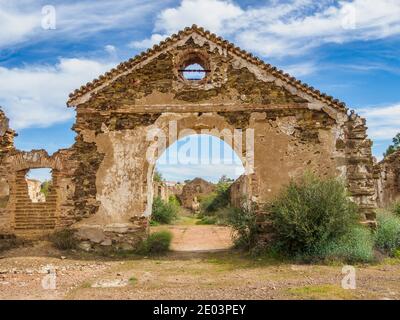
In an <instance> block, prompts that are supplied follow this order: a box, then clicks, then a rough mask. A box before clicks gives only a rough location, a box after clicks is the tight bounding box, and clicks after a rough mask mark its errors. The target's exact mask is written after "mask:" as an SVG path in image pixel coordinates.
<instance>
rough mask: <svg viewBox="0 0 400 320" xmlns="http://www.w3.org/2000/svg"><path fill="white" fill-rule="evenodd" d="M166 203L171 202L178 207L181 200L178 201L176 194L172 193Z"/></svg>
mask: <svg viewBox="0 0 400 320" xmlns="http://www.w3.org/2000/svg"><path fill="white" fill-rule="evenodd" d="M168 203H171V204H172V205H174V206H176V207H180V206H181V202H180V201H179V199H178V197H177V196H176V195H174V194H172V195H170V196H169V198H168Z"/></svg>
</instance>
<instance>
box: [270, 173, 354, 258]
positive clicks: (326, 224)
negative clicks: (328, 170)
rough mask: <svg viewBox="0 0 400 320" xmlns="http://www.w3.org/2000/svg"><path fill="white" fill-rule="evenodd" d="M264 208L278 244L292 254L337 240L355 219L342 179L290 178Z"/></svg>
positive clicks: (352, 204)
mask: <svg viewBox="0 0 400 320" xmlns="http://www.w3.org/2000/svg"><path fill="white" fill-rule="evenodd" d="M266 211H267V213H268V215H269V218H270V221H271V224H272V228H273V230H274V236H275V240H276V245H277V247H278V248H280V249H281V250H282V252H285V253H288V254H295V255H296V254H303V253H309V252H312V250H313V249H315V248H316V247H320V246H323V245H324V244H326V243H329V242H331V241H337V240H338V239H340V238H341V237H342V236H344V235H345V234H346V233H348V232H349V230H350V228H351V227H352V226H353V225H354V224H355V223H356V222H357V219H358V214H357V207H356V205H355V204H354V203H353V202H352V201H351V200H350V199H349V198H348V196H347V193H346V189H345V186H344V184H343V183H342V182H340V181H339V180H336V179H325V180H323V179H319V178H317V177H315V176H312V175H305V176H304V177H303V178H302V179H301V180H300V181H299V182H294V181H291V182H290V184H289V185H288V186H287V188H286V189H284V190H283V191H282V193H281V194H280V195H279V196H278V197H277V198H276V199H275V200H274V201H272V202H271V203H270V204H268V205H267V206H266Z"/></svg>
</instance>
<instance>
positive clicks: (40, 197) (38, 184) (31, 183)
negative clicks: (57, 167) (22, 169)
mask: <svg viewBox="0 0 400 320" xmlns="http://www.w3.org/2000/svg"><path fill="white" fill-rule="evenodd" d="M25 181H26V184H27V186H28V195H29V198H30V199H31V201H32V202H33V203H43V202H46V199H47V196H48V195H49V193H50V191H51V189H52V186H53V179H52V169H51V168H40V169H30V170H29V171H28V172H27V173H26V175H25Z"/></svg>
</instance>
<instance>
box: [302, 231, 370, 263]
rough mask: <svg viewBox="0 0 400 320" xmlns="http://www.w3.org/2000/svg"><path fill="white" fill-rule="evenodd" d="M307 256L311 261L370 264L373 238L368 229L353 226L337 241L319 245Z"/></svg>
mask: <svg viewBox="0 0 400 320" xmlns="http://www.w3.org/2000/svg"><path fill="white" fill-rule="evenodd" d="M309 255H310V259H311V260H327V261H335V260H339V261H345V262H347V263H354V262H370V261H372V260H373V259H374V238H373V235H372V232H371V230H369V229H368V228H366V227H363V226H361V225H359V226H353V227H352V228H351V229H349V231H348V232H347V233H345V234H344V235H343V236H341V237H339V238H338V239H335V240H332V241H329V242H325V243H323V244H320V246H319V247H317V248H315V249H314V250H313V251H312V252H310V253H309ZM303 258H304V257H303Z"/></svg>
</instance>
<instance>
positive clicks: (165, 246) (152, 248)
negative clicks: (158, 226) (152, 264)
mask: <svg viewBox="0 0 400 320" xmlns="http://www.w3.org/2000/svg"><path fill="white" fill-rule="evenodd" d="M171 240H172V233H171V232H169V231H167V230H163V231H158V232H154V233H152V234H150V235H149V236H148V237H147V239H146V240H144V241H143V242H142V243H141V245H140V246H139V249H138V250H137V253H138V254H144V255H160V254H163V253H166V252H168V250H169V247H170V245H171Z"/></svg>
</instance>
